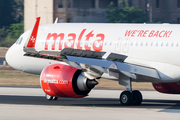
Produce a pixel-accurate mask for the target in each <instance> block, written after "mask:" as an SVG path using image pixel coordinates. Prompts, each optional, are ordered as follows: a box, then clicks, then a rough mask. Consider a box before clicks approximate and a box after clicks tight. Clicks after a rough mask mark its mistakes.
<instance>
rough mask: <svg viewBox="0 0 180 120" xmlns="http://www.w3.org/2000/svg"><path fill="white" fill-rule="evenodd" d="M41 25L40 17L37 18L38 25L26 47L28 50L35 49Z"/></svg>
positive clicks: (36, 24)
mask: <svg viewBox="0 0 180 120" xmlns="http://www.w3.org/2000/svg"><path fill="white" fill-rule="evenodd" d="M39 23H40V17H37V18H36V23H35V25H34V28H33V30H32V33H31V36H30V37H29V40H28V43H27V46H26V47H27V48H31V47H35V43H36V39H37V33H38V28H39Z"/></svg>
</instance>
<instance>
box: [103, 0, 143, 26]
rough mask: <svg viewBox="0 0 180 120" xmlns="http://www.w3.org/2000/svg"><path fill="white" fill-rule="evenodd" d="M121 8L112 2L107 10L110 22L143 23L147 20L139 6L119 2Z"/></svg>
mask: <svg viewBox="0 0 180 120" xmlns="http://www.w3.org/2000/svg"><path fill="white" fill-rule="evenodd" d="M119 4H120V8H117V7H115V6H114V3H113V2H111V3H110V4H109V5H108V9H107V11H106V14H107V16H106V17H107V19H108V22H110V23H143V22H146V18H145V15H144V13H143V11H142V10H141V9H140V8H139V7H133V6H132V7H130V6H129V4H128V2H127V1H125V2H124V3H119Z"/></svg>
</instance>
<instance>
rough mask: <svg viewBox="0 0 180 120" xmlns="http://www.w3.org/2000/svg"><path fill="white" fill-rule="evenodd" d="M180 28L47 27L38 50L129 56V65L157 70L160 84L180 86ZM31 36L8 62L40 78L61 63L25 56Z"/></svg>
mask: <svg viewBox="0 0 180 120" xmlns="http://www.w3.org/2000/svg"><path fill="white" fill-rule="evenodd" d="M179 27H180V26H179V25H170V24H86V23H84V24H80V23H79V24H72V23H70V24H63V23H61V24H51V25H44V26H40V28H39V31H38V36H37V41H36V46H35V49H36V51H59V52H60V51H61V50H63V49H64V48H67V47H68V48H72V49H82V50H91V51H98V52H105V53H106V54H105V55H104V56H103V58H104V59H106V57H107V56H108V55H109V54H110V53H116V54H121V55H126V56H128V57H127V59H126V60H125V61H124V62H126V63H130V64H136V65H140V66H144V67H150V68H154V69H156V70H157V71H158V73H159V75H160V78H161V79H160V80H159V81H158V80H157V82H179V81H180V61H179V60H180V54H179V53H180V40H179V39H180V37H179V31H180V29H179ZM30 32H31V31H27V32H25V33H24V34H23V35H21V37H22V38H23V41H22V42H21V43H20V44H18V43H15V44H14V45H13V46H12V47H11V48H10V49H9V51H8V52H7V54H6V60H7V62H8V64H9V65H10V66H12V67H14V68H15V69H18V70H21V71H24V72H29V73H33V74H40V73H41V71H42V70H43V69H44V67H46V66H48V65H50V64H54V63H60V62H59V61H53V60H46V59H40V58H33V57H27V56H23V55H24V54H25V52H23V46H24V44H25V42H26V41H27V40H28V37H29V34H30ZM61 63H62V64H65V63H64V62H61ZM143 81H144V82H146V80H143ZM151 82H152V81H151ZM153 82H154V81H153Z"/></svg>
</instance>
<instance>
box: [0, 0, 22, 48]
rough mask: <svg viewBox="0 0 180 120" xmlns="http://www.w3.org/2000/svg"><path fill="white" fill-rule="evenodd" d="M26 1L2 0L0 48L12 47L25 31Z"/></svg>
mask: <svg viewBox="0 0 180 120" xmlns="http://www.w3.org/2000/svg"><path fill="white" fill-rule="evenodd" d="M23 19H24V0H0V46H1V47H9V46H11V45H12V44H13V43H14V42H15V41H16V40H17V38H18V37H19V36H20V34H22V33H23V31H24V22H23Z"/></svg>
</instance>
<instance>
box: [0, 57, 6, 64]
mask: <svg viewBox="0 0 180 120" xmlns="http://www.w3.org/2000/svg"><path fill="white" fill-rule="evenodd" d="M3 61H5V58H2V57H0V65H3Z"/></svg>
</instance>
